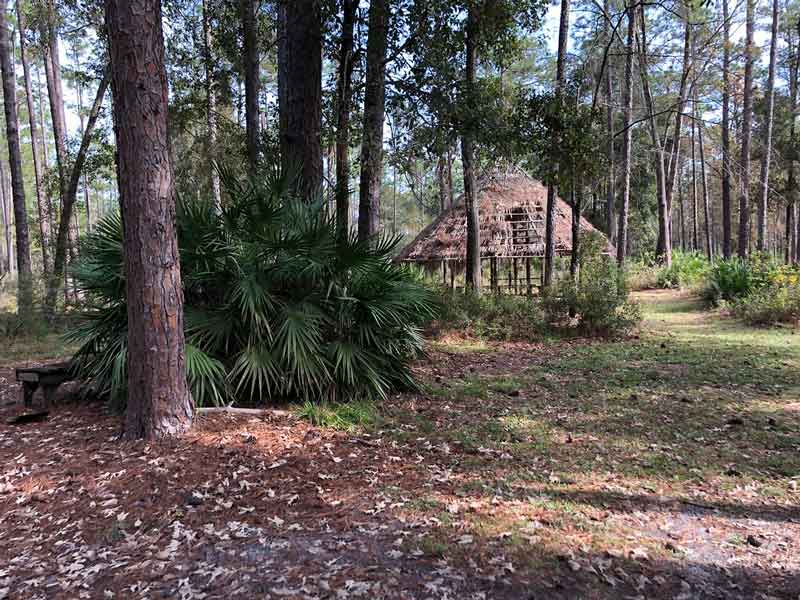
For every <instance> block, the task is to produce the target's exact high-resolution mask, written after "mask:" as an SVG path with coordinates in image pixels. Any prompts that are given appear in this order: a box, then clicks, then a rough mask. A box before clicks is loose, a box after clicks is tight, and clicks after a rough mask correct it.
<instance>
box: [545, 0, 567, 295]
mask: <svg viewBox="0 0 800 600" xmlns="http://www.w3.org/2000/svg"><path fill="white" fill-rule="evenodd" d="M568 41H569V0H561V17H560V20H559V24H558V56H557V58H556V95H557V96H558V97H559V98H560V97H561V88H562V87H563V85H564V72H565V70H566V64H567V43H568ZM556 143H557V142H556ZM556 168H557V167H556ZM557 196H558V190H557V188H556V186H555V184H553V183H551V184H550V185H548V186H547V207H546V212H545V224H544V279H543V281H542V287H543V288H545V289H546V288H548V287H550V285H551V284H552V282H553V271H554V269H555V258H556V238H555V236H556V197H557Z"/></svg>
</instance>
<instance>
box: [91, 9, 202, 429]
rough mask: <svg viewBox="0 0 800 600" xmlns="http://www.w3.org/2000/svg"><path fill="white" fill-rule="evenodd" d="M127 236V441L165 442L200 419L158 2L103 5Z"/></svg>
mask: <svg viewBox="0 0 800 600" xmlns="http://www.w3.org/2000/svg"><path fill="white" fill-rule="evenodd" d="M106 26H107V27H108V36H109V44H110V53H111V65H112V72H113V75H112V79H113V83H112V88H113V94H114V130H115V134H116V139H117V149H118V154H117V157H118V163H117V168H118V173H119V191H120V197H121V203H120V204H121V206H122V219H123V224H124V240H125V242H124V243H125V278H126V297H127V304H128V362H127V370H128V404H127V409H126V414H125V436H126V437H127V438H130V439H135V438H142V437H144V438H162V437H167V436H172V435H178V434H181V433H183V432H184V431H186V430H187V429H188V428H189V427H190V426H191V424H192V419H193V417H194V403H193V402H192V397H191V394H190V392H189V389H188V387H187V382H186V369H185V362H186V361H185V351H184V336H183V290H182V287H181V272H180V261H179V259H178V243H177V236H176V231H175V198H174V190H173V181H172V168H171V163H170V156H169V140H168V137H167V98H168V92H167V74H166V70H165V68H164V42H163V37H162V30H161V3H160V0H106Z"/></svg>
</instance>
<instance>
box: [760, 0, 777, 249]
mask: <svg viewBox="0 0 800 600" xmlns="http://www.w3.org/2000/svg"><path fill="white" fill-rule="evenodd" d="M777 54H778V0H772V29H771V38H770V49H769V74H768V75H767V89H766V91H765V95H766V99H767V115H766V129H767V131H766V135H765V139H764V154H763V156H762V158H761V189H760V195H759V202H758V250H759V252H765V251H766V250H767V206H768V205H767V201H768V199H769V167H770V164H769V163H770V160H771V159H772V127H773V121H774V118H773V117H774V113H775V63H776V60H777Z"/></svg>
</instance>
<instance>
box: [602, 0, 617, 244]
mask: <svg viewBox="0 0 800 600" xmlns="http://www.w3.org/2000/svg"><path fill="white" fill-rule="evenodd" d="M604 6H605V11H606V13H608V0H606V2H605V4H604ZM606 29H608V25H607V24H606ZM609 35H610V34H609ZM605 84H606V103H607V104H606V132H607V135H608V142H607V144H608V146H607V149H606V153H607V155H608V174H607V176H606V231H607V232H608V240H609V241H610V242H611V243H612V244H615V243H616V241H617V220H616V210H615V204H616V190H615V187H616V185H615V184H616V171H615V164H614V161H615V158H616V157H615V152H614V89H613V82H612V79H611V69H609V68H607V69H606V72H605Z"/></svg>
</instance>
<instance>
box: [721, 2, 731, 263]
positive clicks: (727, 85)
mask: <svg viewBox="0 0 800 600" xmlns="http://www.w3.org/2000/svg"><path fill="white" fill-rule="evenodd" d="M722 19H723V54H722V256H723V257H724V258H730V256H731V254H732V252H733V245H732V237H733V236H732V235H731V229H732V211H731V128H730V104H731V74H730V71H731V51H730V37H731V36H730V32H731V25H730V15H729V14H728V0H722Z"/></svg>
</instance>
